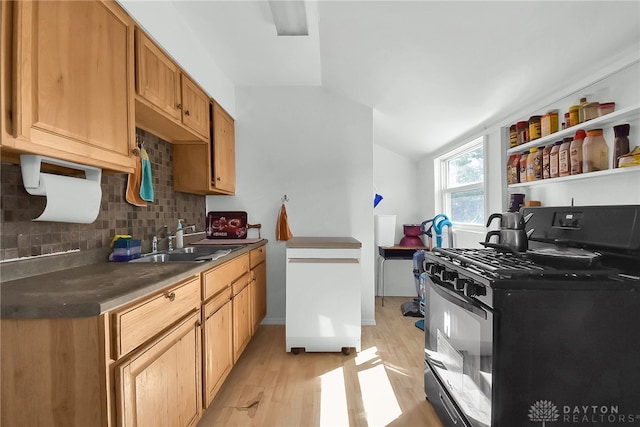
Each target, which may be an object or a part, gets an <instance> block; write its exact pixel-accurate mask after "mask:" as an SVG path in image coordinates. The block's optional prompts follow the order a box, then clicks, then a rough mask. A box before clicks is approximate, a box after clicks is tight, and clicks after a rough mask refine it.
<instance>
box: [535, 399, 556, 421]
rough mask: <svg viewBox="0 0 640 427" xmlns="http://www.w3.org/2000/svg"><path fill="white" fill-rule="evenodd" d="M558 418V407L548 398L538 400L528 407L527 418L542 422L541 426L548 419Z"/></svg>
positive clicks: (554, 419)
mask: <svg viewBox="0 0 640 427" xmlns="http://www.w3.org/2000/svg"><path fill="white" fill-rule="evenodd" d="M558 418H560V413H559V412H558V407H557V406H556V405H554V404H553V403H551V401H549V400H538V401H537V402H536V403H534V404H533V405H531V407H530V408H529V420H530V421H538V422H540V421H541V422H542V427H544V426H545V423H547V422H549V421H556V420H557V419H558Z"/></svg>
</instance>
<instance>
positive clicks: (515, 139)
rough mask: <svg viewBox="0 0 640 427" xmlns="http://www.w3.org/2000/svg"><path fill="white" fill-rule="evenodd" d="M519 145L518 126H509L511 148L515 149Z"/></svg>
mask: <svg viewBox="0 0 640 427" xmlns="http://www.w3.org/2000/svg"><path fill="white" fill-rule="evenodd" d="M516 145H518V131H517V130H516V125H515V124H513V125H511V126H509V147H511V148H513V147H515V146H516Z"/></svg>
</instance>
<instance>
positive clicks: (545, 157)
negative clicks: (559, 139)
mask: <svg viewBox="0 0 640 427" xmlns="http://www.w3.org/2000/svg"><path fill="white" fill-rule="evenodd" d="M551 147H553V145H548V146H546V147H544V148H543V149H542V179H548V178H551V163H550V162H551Z"/></svg>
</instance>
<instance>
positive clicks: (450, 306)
mask: <svg viewBox="0 0 640 427" xmlns="http://www.w3.org/2000/svg"><path fill="white" fill-rule="evenodd" d="M427 282H428V288H427V296H426V300H425V303H426V305H425V326H426V328H425V334H426V335H425V347H426V349H425V350H426V354H427V360H428V362H429V364H430V366H431V367H432V370H433V372H434V373H435V375H436V376H437V377H438V379H439V380H440V382H441V383H442V384H443V385H444V387H445V388H446V389H447V391H448V392H449V394H450V395H451V397H452V398H453V400H454V401H455V402H456V404H457V405H458V407H459V409H460V410H461V411H462V412H463V413H464V415H465V416H466V417H467V419H468V421H469V423H470V424H471V425H473V426H477V427H485V426H489V425H491V373H492V339H493V338H492V337H493V315H492V313H491V312H490V311H489V310H487V309H486V308H483V307H480V305H479V304H478V303H477V302H475V301H474V300H472V299H469V298H466V297H464V296H463V295H460V294H458V293H456V292H455V291H453V290H451V289H448V288H443V287H442V286H440V285H438V284H436V283H434V282H433V281H432V280H431V279H428V280H427Z"/></svg>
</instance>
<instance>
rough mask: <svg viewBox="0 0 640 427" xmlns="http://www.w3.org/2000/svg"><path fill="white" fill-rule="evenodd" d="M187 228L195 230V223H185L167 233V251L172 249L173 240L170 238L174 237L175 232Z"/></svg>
mask: <svg viewBox="0 0 640 427" xmlns="http://www.w3.org/2000/svg"><path fill="white" fill-rule="evenodd" d="M187 230H191V231H193V232H195V231H196V225H195V224H192V225H185V226H184V227H182V228H178V229H176V230H174V231H172V232H171V233H168V234H167V237H166V238H167V239H168V240H169V251H172V250H173V241H172V240H171V238H175V237H176V233H177V232H178V231H187Z"/></svg>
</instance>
